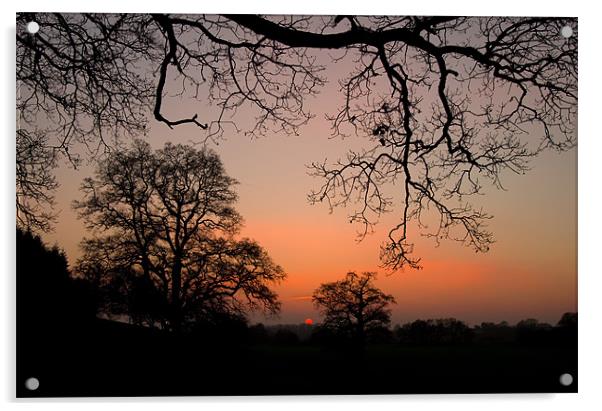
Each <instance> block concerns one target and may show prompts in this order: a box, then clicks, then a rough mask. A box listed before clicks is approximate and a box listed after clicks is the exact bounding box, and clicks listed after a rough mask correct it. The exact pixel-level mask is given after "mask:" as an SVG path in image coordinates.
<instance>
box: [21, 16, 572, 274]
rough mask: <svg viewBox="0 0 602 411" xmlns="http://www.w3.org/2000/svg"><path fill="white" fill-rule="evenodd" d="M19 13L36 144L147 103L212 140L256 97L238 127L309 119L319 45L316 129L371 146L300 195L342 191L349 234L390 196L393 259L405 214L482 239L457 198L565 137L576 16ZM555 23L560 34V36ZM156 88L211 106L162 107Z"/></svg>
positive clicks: (134, 122) (129, 125)
mask: <svg viewBox="0 0 602 411" xmlns="http://www.w3.org/2000/svg"><path fill="white" fill-rule="evenodd" d="M29 20H35V21H37V22H39V24H40V26H41V27H43V30H41V31H40V32H39V33H38V34H36V35H28V34H26V33H23V32H22V29H19V31H18V33H17V80H18V82H19V85H20V87H19V91H20V98H19V100H18V102H17V108H18V109H19V113H20V114H19V116H20V127H21V128H22V129H24V130H29V131H30V132H31V131H32V130H35V131H37V132H40V131H44V133H45V134H52V135H54V136H56V137H57V143H56V144H55V145H54V146H53V147H57V148H58V149H61V150H63V152H65V153H66V154H67V155H69V154H68V153H69V151H68V148H69V147H70V146H71V145H72V144H74V143H75V142H80V143H83V144H85V145H86V146H87V147H88V148H89V149H91V150H92V151H94V150H98V149H99V148H103V147H106V146H110V145H112V143H113V141H112V140H113V139H114V138H116V136H118V135H120V134H123V132H125V133H127V134H134V135H136V134H138V133H141V132H143V131H144V130H146V127H147V122H148V119H149V118H151V115H152V117H153V118H154V119H155V120H156V121H158V122H160V123H163V124H165V125H167V126H168V127H170V128H174V127H177V126H181V125H190V126H193V127H195V128H197V129H198V131H199V133H202V135H204V136H205V138H206V140H214V141H216V140H217V139H219V138H220V136H221V135H222V134H223V133H224V129H225V127H228V126H231V127H232V129H234V130H237V131H238V128H237V125H236V123H234V122H233V120H231V118H232V117H233V115H234V114H235V113H236V112H237V111H238V110H239V109H240V108H241V107H242V106H245V105H246V106H248V107H250V108H251V110H254V112H255V113H256V121H255V123H254V124H253V125H252V127H251V128H250V129H248V130H246V132H248V133H251V134H266V133H268V132H269V131H283V132H285V133H298V132H299V128H300V127H301V126H303V125H304V124H306V123H307V122H308V121H309V119H310V118H311V117H312V113H311V112H310V111H309V110H308V107H307V104H306V98H307V97H308V96H313V95H315V94H317V93H318V91H319V89H320V87H321V86H322V85H324V84H325V82H326V79H325V77H324V75H323V71H324V68H325V67H324V64H326V61H325V60H326V59H325V58H324V53H322V54H320V53H319V51H324V50H328V51H329V53H331V54H334V62H333V59H332V58H330V57H329V58H328V59H327V60H328V64H336V63H337V62H342V63H341V64H345V67H349V69H348V73H347V75H346V76H345V77H344V78H343V79H341V80H340V91H341V100H342V103H341V106H340V107H339V108H338V109H336V110H335V111H334V112H333V113H332V114H331V115H330V117H329V119H330V122H331V126H332V133H333V135H334V136H345V135H348V134H356V135H359V136H363V137H364V138H365V139H366V142H367V144H369V146H370V148H367V149H365V150H362V151H350V152H349V153H348V154H347V156H346V157H345V158H344V159H342V160H339V161H338V162H335V163H332V162H328V161H324V162H315V163H313V164H312V166H311V170H312V171H311V172H312V174H313V175H314V176H316V177H318V178H320V179H322V181H323V184H322V185H321V186H320V187H319V188H318V189H317V190H315V191H313V192H311V193H310V195H309V200H310V202H312V203H316V202H326V203H328V205H329V206H330V207H331V208H332V207H337V206H347V205H352V204H357V205H358V206H357V208H356V209H355V210H354V211H352V213H351V215H350V217H349V218H350V221H351V222H354V223H358V224H359V225H360V231H359V235H360V238H363V237H364V236H365V235H367V234H368V233H370V232H371V231H372V227H373V225H374V224H376V223H377V222H378V220H379V218H380V217H381V216H382V214H383V213H386V212H389V211H391V210H393V209H394V207H395V209H396V210H397V211H398V212H400V215H401V217H400V220H399V222H398V223H397V224H396V225H395V226H394V227H392V228H391V229H390V231H389V233H388V238H387V240H386V242H385V243H384V244H383V246H382V249H381V259H382V262H383V263H384V265H385V266H387V267H389V268H391V269H393V270H395V269H398V268H403V267H405V266H410V267H419V266H420V259H419V258H416V257H414V256H413V254H412V253H413V244H412V242H411V241H409V240H408V239H409V230H410V223H411V222H414V223H416V225H417V226H418V227H417V229H419V230H421V231H425V234H426V235H428V236H430V237H433V238H434V239H435V240H436V241H439V240H441V239H452V240H457V241H460V242H462V243H463V244H465V245H467V246H470V247H472V248H473V249H475V250H476V251H487V250H488V248H489V246H490V244H491V243H492V241H493V236H492V233H490V232H489V231H488V230H487V227H486V224H485V223H486V222H487V220H488V219H489V218H490V216H489V215H488V214H487V213H486V212H484V211H482V210H480V209H479V208H477V207H474V206H473V205H472V204H471V203H470V201H468V200H469V199H470V196H472V195H475V194H478V193H480V192H482V189H483V187H484V185H485V184H492V185H494V186H496V187H502V182H501V175H502V172H503V171H505V170H508V171H510V172H515V173H524V172H525V171H526V170H527V169H528V164H529V160H530V159H531V158H532V157H533V156H535V155H537V154H538V153H540V152H541V151H543V150H546V149H550V148H552V149H557V150H566V149H569V148H571V147H573V146H574V144H575V139H576V136H575V131H576V109H577V34H578V30H577V21H576V19H567V18H530V17H525V18H520V17H447V16H437V17H419V16H407V17H396V16H330V17H323V16H251V15H223V16H213V15H167V14H61V13H52V14H50V13H21V14H18V16H17V23H18V26H19V27H22V26H24V24H25V22H27V21H29ZM566 25H569V26H570V27H571V28H572V29H573V35H572V36H571V37H570V38H564V37H562V36H561V35H560V31H561V28H562V27H564V26H566ZM172 79H175V80H177V81H170V80H172ZM172 84H179V85H181V89H176V90H171V89H172V88H173V87H174V86H173V85H172ZM168 89H169V90H168ZM168 91H171V93H169V94H172V95H173V94H174V93H175V94H177V95H187V96H193V97H195V98H198V99H201V100H203V101H206V102H208V103H209V104H211V105H212V106H213V107H215V108H217V113H214V114H204V115H206V116H207V117H206V118H200V117H199V115H198V113H196V114H195V113H191V114H190V116H189V117H185V118H169V116H168V115H167V114H165V112H164V103H165V101H166V96H167V94H168ZM40 128H43V130H40ZM18 138H19V137H18ZM428 210H430V211H431V212H434V213H435V216H436V217H437V218H438V220H439V221H438V224H435V225H434V226H433V227H434V228H433V229H428V228H427V227H426V224H423V219H424V218H425V217H426V216H425V214H428V212H429V211H428ZM412 227H413V226H412Z"/></svg>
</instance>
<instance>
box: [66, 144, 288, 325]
mask: <svg viewBox="0 0 602 411" xmlns="http://www.w3.org/2000/svg"><path fill="white" fill-rule="evenodd" d="M233 184H235V180H234V179H232V178H230V177H228V176H227V175H226V173H225V171H224V168H223V166H222V163H221V161H220V160H219V157H218V156H217V155H216V154H215V153H214V152H212V151H210V150H207V149H202V150H196V149H194V148H191V147H189V146H183V145H172V144H170V143H167V144H166V145H165V147H164V148H163V149H161V150H157V151H156V152H153V151H152V150H151V148H150V146H149V145H148V144H147V143H144V142H142V141H140V140H136V141H135V144H134V146H133V148H132V149H130V150H123V151H121V152H113V153H111V154H110V155H109V156H108V157H107V158H106V159H104V160H102V161H101V162H100V164H99V166H98V170H97V172H96V175H95V177H94V178H87V179H86V180H85V181H84V183H83V185H82V190H83V192H84V195H85V197H84V199H83V200H82V201H79V202H76V203H75V206H76V208H77V209H78V210H79V212H80V215H81V216H82V217H83V218H84V219H85V221H86V222H87V224H88V226H89V228H90V229H92V230H97V232H99V233H100V234H102V235H98V236H96V237H95V238H93V239H88V240H85V241H84V242H83V244H82V246H83V251H84V255H83V257H82V258H81V259H80V261H79V262H78V267H77V271H78V272H79V273H80V275H82V276H84V277H86V278H87V279H88V280H90V281H91V282H92V283H94V284H96V285H97V286H98V287H99V289H101V290H105V291H106V292H105V293H104V295H105V296H106V298H105V302H107V303H108V305H107V306H106V308H105V309H106V310H107V313H109V314H127V315H130V317H131V318H132V320H134V321H137V322H141V323H146V324H148V325H153V326H154V325H156V324H161V325H162V326H163V327H165V328H169V329H172V330H174V331H180V330H181V329H182V327H183V326H184V325H185V324H186V323H187V322H188V321H191V320H197V319H203V318H207V317H210V316H212V315H216V314H220V315H223V314H236V315H238V314H244V313H245V311H246V310H248V309H263V310H265V311H267V312H270V313H276V312H278V310H279V308H280V303H279V302H278V299H277V295H276V293H275V292H274V291H272V290H271V289H270V286H271V285H272V284H274V283H277V282H279V281H280V280H282V279H284V277H285V274H284V272H283V270H282V268H280V267H279V266H278V265H276V264H275V263H274V262H273V261H272V260H271V258H270V257H269V256H268V254H267V253H266V251H265V250H263V249H262V248H261V247H260V246H259V245H258V244H257V243H256V242H254V241H252V240H249V239H242V240H237V239H236V238H235V235H236V234H237V232H238V229H239V228H240V225H241V217H240V216H239V214H238V213H237V212H236V211H235V210H234V208H233V204H234V202H235V201H236V198H237V196H236V193H235V192H234V191H233V190H232V185H233ZM115 297H116V298H115Z"/></svg>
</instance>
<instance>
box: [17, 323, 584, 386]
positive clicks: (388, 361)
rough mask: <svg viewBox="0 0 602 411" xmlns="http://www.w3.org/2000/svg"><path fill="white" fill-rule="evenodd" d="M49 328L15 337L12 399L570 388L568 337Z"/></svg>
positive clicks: (573, 366) (572, 355) (573, 359)
mask: <svg viewBox="0 0 602 411" xmlns="http://www.w3.org/2000/svg"><path fill="white" fill-rule="evenodd" d="M43 328H46V327H41V328H40V329H39V330H38V331H40V332H42V329H43ZM21 331H23V330H21ZM55 331H56V332H52V331H49V330H45V331H43V334H44V335H38V336H36V335H35V333H36V331H28V334H29V335H25V334H24V333H23V332H21V333H20V334H19V339H18V346H17V347H18V350H17V396H18V397H61V396H69V397H71V396H76V397H78V396H173V395H178V396H184V395H193V396H199V395H283V394H285V395H286V394H298V395H299V394H405V393H408V394H409V393H528V392H576V391H577V349H576V346H575V345H574V344H573V343H572V342H571V343H570V344H567V343H566V342H565V343H549V342H545V341H538V342H537V343H535V344H533V343H531V344H519V343H516V342H511V343H476V342H472V343H467V344H464V345H450V346H442V345H439V346H428V347H424V346H423V347H417V346H407V345H405V346H404V345H401V344H399V343H395V344H394V343H392V344H380V345H370V346H368V347H367V348H366V350H364V351H363V352H362V351H358V350H354V349H348V348H335V347H323V346H319V345H312V344H309V343H296V344H273V343H271V344H267V345H266V344H246V345H240V344H239V345H237V344H236V343H224V342H222V343H219V344H215V343H213V344H206V343H202V342H201V341H199V340H198V339H196V338H191V337H188V338H175V337H174V336H172V335H169V334H164V333H160V332H157V331H151V330H148V329H141V328H136V327H133V326H129V325H125V324H121V323H114V322H109V321H103V320H97V321H94V322H88V323H87V324H86V325H78V326H75V325H73V324H71V325H69V326H67V325H65V326H63V327H59V328H56V329H55ZM571 341H573V340H571ZM563 373H570V374H572V375H573V377H574V382H573V384H572V385H571V386H569V387H564V386H562V385H561V384H560V383H559V376H560V375H561V374H563ZM29 377H36V378H38V379H39V381H40V386H39V388H38V389H37V390H36V391H29V390H27V389H26V388H25V384H24V381H25V380H26V379H27V378H29Z"/></svg>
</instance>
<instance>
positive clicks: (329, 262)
mask: <svg viewBox="0 0 602 411" xmlns="http://www.w3.org/2000/svg"><path fill="white" fill-rule="evenodd" d="M322 57H324V56H322ZM345 70H346V68H345V66H344V63H343V64H339V65H337V66H332V67H331V68H330V69H329V70H328V72H327V77H328V79H329V83H328V84H327V86H326V87H325V88H324V89H322V92H321V93H320V95H319V96H318V97H316V98H311V99H309V100H308V101H307V104H308V105H309V107H310V109H311V111H312V112H313V113H314V114H316V117H315V118H314V119H313V120H312V121H311V122H310V123H309V124H308V125H307V126H305V127H303V128H302V129H301V132H300V135H299V136H287V135H282V134H274V135H269V136H266V137H262V138H255V139H252V138H250V137H248V136H245V135H243V134H242V133H241V134H235V133H234V130H232V133H230V134H227V136H226V139H225V140H224V141H221V142H220V144H219V146H215V145H213V146H212V147H213V148H214V149H215V150H216V151H217V152H218V153H219V154H220V156H221V158H222V161H223V162H224V165H225V167H226V170H227V172H228V174H229V175H230V176H232V177H234V178H236V179H237V180H238V181H239V182H240V184H239V185H238V187H237V191H238V193H239V196H240V199H239V202H238V210H239V212H240V213H241V214H242V216H243V217H244V218H245V228H244V229H243V233H242V234H243V235H245V236H248V237H251V238H254V239H255V240H257V241H258V242H259V243H260V244H261V245H262V246H263V247H264V248H265V249H266V250H267V251H268V252H269V253H270V255H271V256H272V258H273V259H274V260H275V261H276V262H277V263H278V264H280V265H281V266H282V267H283V268H284V269H285V271H286V272H287V274H288V279H287V280H286V281H285V282H283V283H282V284H280V285H278V286H277V287H276V290H277V291H278V293H279V295H280V298H281V300H282V303H283V306H282V308H283V309H282V313H281V315H280V318H272V319H265V318H264V317H262V316H260V315H254V316H253V317H252V318H253V320H254V321H262V322H267V323H274V322H283V323H299V322H302V321H303V320H304V319H305V318H308V317H309V318H314V319H318V320H319V316H318V314H317V312H316V310H315V309H314V307H313V306H312V303H311V300H310V296H311V294H312V292H313V290H314V289H315V288H317V287H318V286H319V285H320V284H321V283H323V282H327V281H334V280H337V279H340V278H342V277H343V276H344V275H345V273H346V272H347V271H350V270H354V271H378V272H379V273H380V275H379V278H378V280H377V282H376V283H377V285H378V286H379V287H381V288H382V289H383V290H384V291H385V292H387V293H390V294H393V295H394V296H395V298H396V300H397V304H396V305H395V306H393V319H392V320H393V323H399V322H406V321H412V320H415V319H417V318H441V317H456V318H458V319H461V320H464V321H467V322H468V323H470V324H475V323H480V322H482V321H496V322H497V321H502V320H506V321H509V322H510V323H515V322H517V321H519V320H521V319H524V318H537V319H540V320H542V321H546V322H551V323H556V322H557V321H558V319H559V318H560V316H561V315H562V313H564V312H567V311H577V232H576V231H577V212H576V206H577V204H576V203H577V192H576V190H577V176H576V172H577V151H576V150H572V151H569V152H565V153H561V154H559V153H555V152H547V153H544V154H542V155H541V156H540V157H538V158H536V159H535V160H534V161H533V162H532V163H531V167H532V170H531V171H530V172H528V173H527V174H526V175H521V176H517V175H513V174H510V173H506V174H504V177H505V178H504V179H503V182H504V185H505V187H506V189H507V191H501V190H496V189H494V188H493V187H487V189H486V190H485V191H484V193H485V194H486V195H484V196H479V197H475V198H473V199H472V202H473V204H474V205H475V206H482V207H483V208H484V210H486V211H487V212H489V213H490V214H492V215H493V216H494V219H493V220H491V221H490V224H489V228H490V229H491V231H493V233H494V236H495V240H496V243H495V244H494V245H493V246H492V248H491V250H490V251H489V252H488V253H485V254H475V253H474V251H472V250H471V249H469V248H465V247H462V246H461V245H460V244H457V243H454V242H442V243H441V245H440V246H439V247H436V246H435V244H434V243H433V242H432V241H431V240H428V239H424V238H421V237H420V235H419V232H417V231H416V230H412V231H411V232H410V236H411V237H410V241H411V242H415V243H416V249H415V250H416V255H418V256H420V257H422V263H423V265H424V269H423V270H420V271H416V270H406V271H404V272H398V273H395V274H392V275H387V273H386V272H385V271H383V270H382V269H380V268H379V258H378V255H379V245H380V244H381V243H382V242H383V241H384V239H385V235H386V233H387V231H388V229H389V228H390V227H391V226H392V225H393V224H394V223H395V222H396V221H397V219H398V218H399V210H400V208H397V209H396V210H394V211H393V212H392V213H390V214H388V215H386V216H384V217H383V218H382V219H381V222H380V223H379V224H378V225H377V227H376V231H375V233H374V234H372V235H370V236H369V237H367V238H366V239H365V240H364V241H363V242H361V243H359V244H358V243H357V242H356V230H357V229H358V228H359V227H356V226H354V225H351V224H349V222H348V219H347V218H346V215H347V214H348V213H349V212H351V209H349V210H345V209H339V210H336V211H335V212H334V213H333V214H329V212H328V209H327V207H326V206H325V205H315V206H311V205H309V204H308V202H307V198H306V196H307V194H308V192H309V191H310V190H311V189H312V188H318V187H319V185H320V183H321V181H320V180H319V179H315V178H312V177H309V176H308V175H307V169H306V165H307V164H309V163H311V162H312V161H322V160H324V159H325V158H328V159H329V160H330V161H334V160H336V159H338V158H340V157H343V156H344V155H345V153H346V152H347V150H349V149H350V148H359V147H362V145H363V144H364V139H363V138H362V137H350V138H347V139H345V140H341V139H329V137H330V129H329V127H330V124H329V123H328V122H327V121H326V120H325V119H324V115H325V114H327V113H332V111H333V110H334V109H335V108H336V107H337V105H338V103H339V101H340V98H341V95H340V94H339V93H338V91H337V90H338V87H337V81H336V80H337V78H339V77H340V76H341V75H343V74H345ZM165 112H166V113H167V114H169V115H171V116H172V117H173V118H176V117H178V116H190V115H191V113H199V115H200V116H201V118H203V117H210V115H211V113H212V112H213V109H212V108H210V107H207V106H206V105H205V103H204V102H202V101H195V100H180V99H178V100H169V101H168V104H167V105H166V106H165ZM236 120H237V123H238V125H239V127H240V128H242V129H244V128H245V127H248V125H249V124H251V122H252V121H253V117H252V113H251V112H250V111H248V110H245V109H243V110H241V111H240V112H239V114H238V116H237V118H236ZM150 125H151V130H150V132H149V135H148V137H147V138H148V141H149V142H150V143H151V145H152V146H153V147H155V148H158V147H161V146H162V145H163V144H164V142H166V141H171V142H174V143H189V142H198V141H201V140H202V139H203V135H202V134H199V130H198V128H195V127H193V126H190V127H189V126H181V127H177V128H176V129H174V130H170V129H169V128H168V127H167V126H164V125H163V124H157V123H156V122H155V121H154V120H151V121H150ZM91 170H92V167H91V166H90V165H84V166H82V167H81V168H80V169H79V170H76V171H75V170H73V169H72V168H69V167H67V166H65V165H63V166H61V168H60V169H59V170H58V173H57V174H58V179H59V182H60V183H61V187H60V189H59V190H58V192H57V196H56V199H57V209H58V210H60V217H59V220H58V223H57V225H56V229H55V232H54V233H52V234H49V235H46V236H45V240H46V241H47V242H48V243H49V244H54V243H57V244H58V245H59V246H60V247H62V248H64V249H65V251H66V253H67V256H68V258H69V261H70V262H71V264H73V263H74V262H75V260H76V259H77V258H78V257H79V255H80V252H79V249H78V243H79V242H80V240H81V239H82V237H83V236H84V235H86V233H85V229H84V226H83V224H82V222H81V221H79V220H77V218H76V216H75V213H74V212H73V210H72V209H71V202H72V201H73V200H74V199H79V198H80V197H81V195H80V193H79V191H78V188H79V185H80V183H81V181H82V179H83V178H84V177H86V176H88V175H89V174H90V173H91ZM395 211H398V213H397V214H396V212H395ZM411 228H412V227H411Z"/></svg>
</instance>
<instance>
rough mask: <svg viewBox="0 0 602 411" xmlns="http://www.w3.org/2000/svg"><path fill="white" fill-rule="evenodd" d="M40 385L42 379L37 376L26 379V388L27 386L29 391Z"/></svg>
mask: <svg viewBox="0 0 602 411" xmlns="http://www.w3.org/2000/svg"><path fill="white" fill-rule="evenodd" d="M39 386H40V380H38V379H37V378H35V377H31V378H28V379H27V380H25V388H27V389H28V390H29V391H35V390H37V389H38V387H39Z"/></svg>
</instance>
